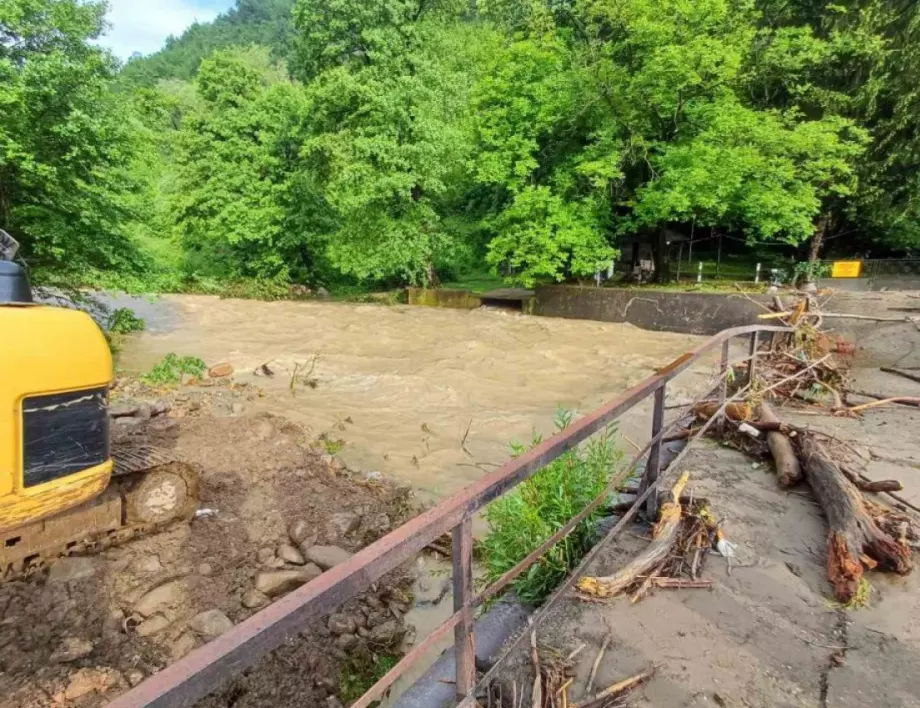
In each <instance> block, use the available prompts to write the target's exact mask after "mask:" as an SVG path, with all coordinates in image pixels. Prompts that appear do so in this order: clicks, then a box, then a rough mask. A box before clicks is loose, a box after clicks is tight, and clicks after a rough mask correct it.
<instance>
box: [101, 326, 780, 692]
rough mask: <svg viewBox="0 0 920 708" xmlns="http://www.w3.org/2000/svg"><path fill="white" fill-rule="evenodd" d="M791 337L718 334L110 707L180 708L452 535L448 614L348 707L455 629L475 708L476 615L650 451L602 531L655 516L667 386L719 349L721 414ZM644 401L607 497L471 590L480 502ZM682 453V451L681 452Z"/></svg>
mask: <svg viewBox="0 0 920 708" xmlns="http://www.w3.org/2000/svg"><path fill="white" fill-rule="evenodd" d="M788 331H789V330H788V329H787V328H785V327H779V326H766V325H750V326H746V327H735V328H733V329H728V330H725V331H723V332H720V333H719V334H717V335H715V336H713V337H712V338H710V339H708V340H707V341H705V342H703V343H702V344H700V345H699V346H697V347H695V348H694V349H691V350H690V351H688V352H686V353H685V354H683V355H681V356H680V357H678V358H677V359H675V360H674V361H672V362H671V363H670V364H668V365H667V366H665V367H664V368H662V369H659V371H658V373H656V374H655V375H654V376H651V377H649V378H647V379H645V380H644V381H643V382H642V383H640V384H638V385H637V386H634V387H633V388H631V389H629V390H628V391H626V392H624V393H623V394H621V395H620V396H618V397H617V398H615V399H614V400H612V401H610V402H609V403H607V404H606V405H604V406H602V407H601V408H599V409H597V410H595V411H593V412H592V413H590V414H588V415H586V416H584V417H583V418H581V419H579V420H578V421H576V422H575V423H573V424H572V425H571V426H569V427H568V428H566V429H565V430H563V431H561V432H559V433H557V434H556V435H553V436H552V437H551V438H548V439H547V440H545V441H544V442H542V443H541V444H539V445H537V446H536V447H534V448H532V449H531V450H529V451H527V452H526V453H524V454H522V455H520V456H519V457H516V458H515V459H513V460H511V461H509V462H507V463H506V464H505V465H503V466H502V467H500V468H499V469H497V470H495V471H494V472H491V473H490V474H488V475H487V476H485V477H484V478H483V479H481V480H479V481H478V482H476V483H474V484H472V485H470V486H469V487H467V488H466V489H464V490H463V491H461V492H459V493H457V494H455V495H453V496H452V497H450V498H449V499H445V500H444V501H443V502H441V503H440V504H438V505H437V506H436V507H434V508H433V509H430V510H429V511H426V512H424V513H423V514H421V515H419V516H417V517H415V518H414V519H412V520H411V521H409V522H407V523H406V524H404V525H403V526H401V527H399V528H398V529H396V530H394V531H392V532H391V533H389V534H387V535H386V536H384V537H383V538H381V539H379V540H378V541H376V542H375V543H372V544H371V545H370V546H368V547H366V548H364V549H363V550H361V551H359V552H358V553H356V554H355V555H354V556H352V557H351V558H350V559H349V560H348V561H347V562H345V563H342V564H341V565H337V566H335V567H334V568H332V569H330V570H328V571H326V572H325V573H323V574H322V575H321V576H320V577H318V578H317V579H316V580H313V581H312V582H310V583H308V584H307V585H304V586H303V587H301V588H299V589H297V590H295V591H294V592H292V593H290V594H288V595H286V596H284V597H282V598H281V599H280V600H278V601H276V602H274V603H272V604H271V605H269V606H268V607H267V608H265V609H264V610H261V611H260V612H258V613H256V614H255V615H253V616H252V617H250V618H249V619H247V620H245V621H243V622H241V623H240V624H238V625H237V626H236V627H234V628H233V629H232V630H230V631H229V632H227V633H226V634H222V635H221V636H219V637H217V638H216V639H214V640H213V641H211V642H210V643H208V644H206V645H205V646H203V647H200V648H198V649H196V650H195V651H193V652H192V653H190V654H189V655H187V656H186V657H185V658H183V659H181V660H180V661H178V662H176V663H175V664H172V665H170V666H167V667H166V668H165V669H163V670H162V671H160V672H158V673H156V674H154V675H153V676H151V677H150V678H148V679H147V680H146V681H144V682H143V683H141V684H140V685H139V686H137V687H136V688H134V689H132V690H131V691H129V692H128V693H125V694H123V695H121V696H120V697H118V698H116V699H115V700H114V701H113V702H112V703H111V704H110V706H111V708H140V707H141V706H144V707H148V706H149V707H150V708H179V707H181V706H188V705H190V704H191V703H193V702H194V701H196V700H197V699H199V698H202V697H203V696H205V695H207V694H208V693H210V692H211V691H213V690H215V689H217V688H219V687H221V686H222V685H223V683H224V682H225V681H226V680H228V679H230V678H232V677H233V676H234V675H236V674H238V673H239V672H241V671H243V670H244V669H246V668H248V667H250V666H252V665H253V664H255V663H256V662H257V661H258V660H259V659H260V658H262V657H263V656H264V655H265V654H267V653H268V652H270V651H272V650H273V649H275V648H277V647H279V646H280V645H281V644H282V643H284V641H285V640H287V639H288V638H290V637H293V636H295V635H296V634H297V633H298V632H299V631H300V630H301V629H303V628H304V627H305V626H306V625H307V624H308V623H310V622H311V621H314V620H317V619H320V618H321V617H323V616H325V615H327V614H329V613H330V612H332V611H334V610H335V609H336V608H337V607H338V606H339V605H341V604H342V603H344V602H346V601H347V600H349V599H351V598H353V597H355V596H356V595H358V594H359V593H361V592H363V591H364V590H366V589H367V588H369V587H370V586H371V584H372V583H373V582H374V581H376V580H377V579H378V578H380V577H381V576H383V575H385V574H386V573H388V572H390V571H392V570H395V569H396V568H398V567H399V566H401V565H402V564H403V563H405V562H406V561H408V560H410V559H412V558H413V557H414V556H415V555H416V554H418V553H419V552H420V551H422V549H424V548H425V547H426V546H427V545H428V544H429V543H431V542H432V541H434V540H435V539H437V538H438V537H440V536H441V535H443V534H445V533H447V532H448V531H450V532H452V536H453V548H452V556H453V590H454V613H453V615H451V616H450V617H449V618H448V619H447V620H446V621H445V622H444V623H442V624H441V625H440V626H439V627H438V628H437V629H436V630H434V632H432V633H431V634H429V635H428V636H427V637H426V638H425V639H424V640H423V641H421V642H420V643H419V644H417V645H416V646H415V647H414V648H413V649H412V650H411V651H410V652H409V653H408V654H406V655H405V656H404V657H403V658H402V660H401V661H400V662H399V663H398V664H397V665H396V666H395V667H393V669H391V670H390V672H389V673H387V674H386V675H385V676H384V677H383V678H382V679H380V681H378V682H377V683H376V684H375V685H374V686H373V687H372V688H371V689H370V690H369V691H368V692H367V693H365V694H364V695H363V696H362V697H361V698H360V699H359V700H358V701H357V702H355V703H354V704H352V708H366V707H367V706H369V705H370V704H371V703H372V702H373V701H375V700H377V699H379V698H380V697H381V696H383V695H384V694H385V693H386V691H387V690H388V689H389V687H390V686H391V685H392V684H393V683H394V682H395V681H396V679H397V678H399V676H400V675H402V674H403V673H404V672H405V670H406V669H407V668H409V666H411V665H412V664H413V663H414V662H415V661H416V660H417V659H418V658H419V657H421V656H422V655H424V654H425V653H427V652H428V651H430V650H431V649H432V648H433V647H434V646H435V645H436V644H437V642H438V641H439V640H440V639H441V638H443V637H444V636H445V635H446V634H448V633H449V632H450V631H451V630H453V632H454V642H455V652H456V667H457V668H456V672H457V673H456V687H457V697H458V700H463V701H464V703H465V704H471V699H472V696H473V693H474V690H475V687H476V668H475V664H474V657H475V650H474V649H475V647H474V637H473V612H474V610H475V609H476V608H477V607H478V606H480V605H482V604H483V603H484V602H485V601H487V600H488V599H489V598H491V597H494V596H495V595H497V594H498V593H499V592H500V591H501V590H502V589H504V588H505V587H507V585H508V584H509V583H510V582H512V581H513V580H514V579H515V578H516V577H517V576H519V575H520V574H521V573H523V572H524V571H525V570H527V569H528V568H529V567H530V566H531V565H533V564H534V563H535V562H537V561H538V560H539V559H540V557H541V556H542V555H543V554H544V553H545V552H546V551H547V550H549V549H550V548H551V547H552V546H553V545H554V544H555V543H557V542H558V541H560V540H562V539H563V538H565V537H566V536H567V535H568V534H569V533H571V531H572V530H573V529H574V528H575V526H576V525H577V524H578V523H579V522H580V521H582V520H583V519H585V518H586V517H587V516H588V515H589V514H590V513H591V512H592V511H594V510H595V509H597V508H598V507H599V506H601V505H602V504H603V503H604V502H605V501H606V500H607V499H608V498H609V495H610V492H612V491H615V490H616V489H617V488H618V487H619V486H620V485H621V484H622V482H623V481H625V479H626V478H627V476H628V475H629V474H630V473H631V472H632V471H633V469H635V467H636V465H637V464H638V463H639V461H640V460H642V459H643V458H644V457H645V455H646V454H648V461H647V463H646V467H645V473H644V475H643V478H642V486H641V487H640V494H639V497H638V498H637V499H636V501H635V503H634V504H633V506H632V508H631V509H630V510H629V511H627V512H626V513H625V514H624V516H623V517H622V518H621V520H620V522H619V523H618V524H617V526H616V527H615V528H614V529H613V530H612V531H611V532H610V533H609V534H608V537H610V536H611V535H614V534H615V533H616V532H618V530H620V529H622V528H625V526H626V523H627V522H628V520H629V519H631V518H632V517H633V516H634V515H635V514H636V513H637V512H638V511H639V509H640V507H641V505H643V504H646V506H647V510H648V512H649V514H650V516H651V517H652V518H654V517H655V516H657V511H656V510H657V495H656V494H655V493H654V492H655V490H656V483H657V479H658V472H659V467H660V462H659V461H660V452H661V443H662V439H663V438H665V437H666V436H667V435H668V434H669V433H670V429H664V409H665V407H664V402H665V390H666V387H667V384H668V382H669V381H671V380H672V379H673V378H674V377H676V376H677V375H678V374H680V373H681V372H683V371H685V370H686V369H687V368H688V367H689V366H690V365H691V364H693V363H694V362H695V361H696V360H697V359H699V358H700V357H701V356H702V355H703V354H705V353H706V352H708V351H710V350H712V349H714V348H716V347H718V346H720V345H721V347H722V353H721V365H720V367H721V368H720V370H721V375H720V376H719V379H718V384H717V387H716V389H715V391H716V393H717V395H718V396H719V399H720V401H721V402H722V407H721V409H720V413H721V411H724V409H725V405H726V403H727V401H726V390H727V383H728V374H729V371H730V369H731V368H732V366H733V365H734V364H737V363H741V362H748V368H747V371H748V385H750V376H751V375H753V372H754V369H755V366H756V361H757V352H758V346H759V337H760V335H761V334H762V333H770V332H773V333H775V332H788ZM744 335H749V336H750V346H749V349H748V355H747V356H746V357H744V358H743V359H739V360H737V361H734V362H729V347H730V343H731V340H732V339H734V338H735V337H739V336H744ZM710 393H711V392H710ZM707 395H708V394H707ZM650 396H653V397H654V409H653V413H652V430H651V432H652V437H651V439H650V440H649V442H648V443H647V444H646V446H645V447H644V448H643V449H641V450H640V451H639V452H638V453H637V454H636V456H635V457H633V458H632V460H631V461H630V463H629V464H627V465H626V466H625V467H624V468H623V469H621V470H620V471H618V472H617V473H616V474H614V475H613V478H612V479H611V481H610V484H609V485H608V487H607V489H605V490H604V492H603V493H601V494H600V495H599V496H598V497H597V498H596V499H595V500H594V501H592V502H591V503H590V504H589V505H588V506H587V507H586V508H585V509H584V510H583V511H582V512H581V513H579V514H578V515H577V516H576V517H575V518H573V519H572V520H571V521H570V522H569V523H568V524H566V525H565V526H564V527H563V528H562V529H560V530H559V531H558V532H557V533H556V534H555V535H554V536H553V537H552V538H550V539H548V540H547V541H546V542H545V543H543V544H542V545H541V546H540V547H539V548H537V549H536V550H534V551H533V553H531V554H530V555H528V556H527V558H525V559H524V560H523V561H521V562H520V563H519V564H518V565H517V566H515V567H514V568H513V569H511V570H509V571H508V572H507V573H505V575H503V576H502V577H501V578H499V579H498V580H497V581H496V582H495V583H493V584H492V585H491V586H489V587H487V588H485V589H484V590H483V591H482V592H480V593H478V594H476V593H474V592H473V532H472V523H473V515H474V514H475V513H476V512H477V511H478V510H480V509H481V508H482V507H483V506H485V505H486V504H488V503H489V502H491V501H492V500H494V499H496V498H498V497H500V496H501V495H502V494H504V493H505V492H507V491H508V490H510V489H512V488H513V487H515V486H516V485H518V484H520V483H521V482H523V481H524V480H526V479H528V478H529V477H531V476H532V475H533V474H534V473H536V472H537V471H538V470H540V469H541V468H542V467H544V466H545V465H547V464H548V463H550V462H552V461H553V460H555V459H556V458H557V457H559V456H560V455H562V454H564V453H565V452H567V451H568V450H571V449H572V448H574V447H575V446H577V445H578V444H580V443H581V442H583V441H584V440H586V439H587V438H588V437H590V436H591V435H592V434H594V433H595V432H597V431H598V430H600V429H602V428H604V427H606V426H607V425H609V424H610V423H612V422H614V421H615V420H616V419H617V418H619V417H620V416H621V415H622V414H623V413H625V412H626V411H628V410H629V409H631V408H633V407H634V406H635V405H636V404H638V403H640V402H642V401H643V400H645V399H646V398H648V397H650ZM691 405H692V404H691ZM679 417H681V416H678V418H679ZM718 418H719V414H717V415H716V416H713V417H712V418H711V419H710V420H709V422H708V423H707V425H706V426H704V428H703V429H701V430H700V431H699V432H698V433H697V435H702V434H703V433H704V432H705V428H707V427H708V426H709V425H711V424H712V423H713V422H715V421H716V420H717V419H718ZM685 452H686V448H685V449H684V451H683V452H682V453H681V455H683V454H684V453H685ZM675 462H676V460H675ZM575 575H576V574H573V575H572V576H570V578H569V581H568V583H571V582H572V581H573V580H574V577H575ZM562 589H563V588H560V589H559V590H557V593H556V594H554V596H553V598H551V599H550V603H548V604H551V603H552V601H553V600H554V598H557V597H559V596H560V595H561V590H562ZM544 609H547V606H544Z"/></svg>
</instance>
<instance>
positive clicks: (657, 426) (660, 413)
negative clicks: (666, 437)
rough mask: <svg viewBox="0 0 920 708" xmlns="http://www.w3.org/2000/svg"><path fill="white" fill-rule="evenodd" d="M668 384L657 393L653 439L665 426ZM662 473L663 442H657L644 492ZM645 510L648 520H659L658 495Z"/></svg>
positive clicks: (649, 458) (651, 453)
mask: <svg viewBox="0 0 920 708" xmlns="http://www.w3.org/2000/svg"><path fill="white" fill-rule="evenodd" d="M666 386H667V383H662V384H661V387H660V388H658V389H656V391H655V407H654V409H653V410H652V438H653V439H654V437H655V436H656V435H659V434H660V433H661V429H662V427H663V426H664V394H665V387H666ZM660 471H661V440H655V442H653V443H652V447H651V448H650V449H649V451H648V464H646V466H645V483H644V484H643V485H642V492H644V491H645V490H646V489H648V488H649V487H651V486H652V485H654V484H657V482H658V472H660ZM645 504H646V506H645V510H646V513H647V514H648V518H649V519H651V520H655V519H657V518H658V494H655V493H653V494H650V495H649V497H648V500H647V501H646V502H645Z"/></svg>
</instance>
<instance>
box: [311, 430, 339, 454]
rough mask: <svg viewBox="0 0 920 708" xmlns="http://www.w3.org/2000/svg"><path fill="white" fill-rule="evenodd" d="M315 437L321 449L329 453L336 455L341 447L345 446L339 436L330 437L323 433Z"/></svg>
mask: <svg viewBox="0 0 920 708" xmlns="http://www.w3.org/2000/svg"><path fill="white" fill-rule="evenodd" d="M317 439H318V440H319V444H320V445H321V446H322V448H323V450H325V451H326V453H327V454H329V455H337V454H338V453H340V452H341V451H342V448H343V447H345V441H344V440H342V439H341V438H330V437H329V436H328V435H326V433H323V434H322V435H320V436H319V438H317Z"/></svg>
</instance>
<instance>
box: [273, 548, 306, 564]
mask: <svg viewBox="0 0 920 708" xmlns="http://www.w3.org/2000/svg"><path fill="white" fill-rule="evenodd" d="M276 555H277V556H278V557H279V558H280V559H281V560H283V561H284V562H285V563H290V564H291V565H303V564H304V563H306V562H307V561H306V560H304V557H303V554H302V553H301V552H300V551H298V550H297V549H296V548H294V546H292V545H291V544H290V543H282V544H281V545H280V546H278V550H277V551H276Z"/></svg>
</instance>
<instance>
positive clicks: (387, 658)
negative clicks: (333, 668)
mask: <svg viewBox="0 0 920 708" xmlns="http://www.w3.org/2000/svg"><path fill="white" fill-rule="evenodd" d="M397 661H398V658H397V657H396V656H394V655H393V654H374V655H372V656H370V657H368V658H364V659H358V658H352V659H350V660H349V661H348V662H347V663H346V664H345V666H343V667H342V670H341V673H340V674H339V699H340V700H341V701H342V702H343V703H345V704H346V705H347V704H348V703H351V702H353V701H356V700H357V699H358V698H360V697H361V696H363V695H364V694H365V693H366V692H367V690H368V689H369V688H370V687H371V686H373V685H374V684H375V683H377V681H379V680H380V679H382V678H383V677H384V676H385V675H386V673H387V671H389V670H390V669H392V668H393V667H394V666H396V663H397ZM373 705H377V703H374V704H373Z"/></svg>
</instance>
